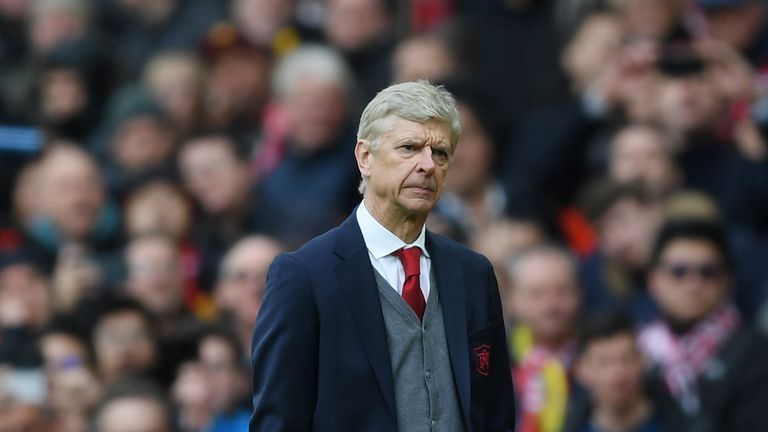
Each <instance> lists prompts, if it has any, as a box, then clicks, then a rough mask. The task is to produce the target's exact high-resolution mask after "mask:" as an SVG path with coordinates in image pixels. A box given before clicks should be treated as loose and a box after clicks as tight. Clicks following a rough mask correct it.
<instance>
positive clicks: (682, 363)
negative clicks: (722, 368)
mask: <svg viewBox="0 0 768 432" xmlns="http://www.w3.org/2000/svg"><path fill="white" fill-rule="evenodd" d="M740 322H741V318H740V316H739V312H738V311H737V310H736V308H735V307H733V305H726V306H723V307H721V308H720V309H718V310H717V311H715V312H714V313H713V314H711V315H710V316H709V317H707V318H706V319H705V320H704V321H702V322H700V323H698V324H696V326H695V327H693V329H691V330H690V331H689V332H687V333H685V334H683V335H678V334H675V333H674V332H673V331H672V330H671V329H670V328H669V326H668V325H667V323H666V322H664V321H660V320H659V321H656V322H654V323H652V324H650V325H648V326H647V327H646V328H644V329H643V330H642V331H641V332H640V337H639V342H640V347H641V348H642V349H643V351H644V352H645V354H646V356H648V358H649V359H650V360H651V362H652V363H653V364H655V365H658V366H660V367H661V370H662V373H663V375H664V381H665V383H666V385H667V388H668V389H669V391H670V393H672V396H673V397H675V399H677V401H678V402H679V403H680V405H681V407H682V408H683V410H685V411H686V412H687V413H689V414H695V413H697V412H698V411H699V408H700V407H699V397H698V394H697V388H696V379H697V378H698V376H699V374H701V372H702V371H703V370H704V368H705V367H706V366H707V364H708V362H709V361H710V360H711V359H712V358H713V357H714V356H715V354H717V351H718V349H719V348H720V346H721V345H722V343H723V342H724V341H725V340H726V339H727V338H728V337H729V336H730V335H731V333H733V331H734V329H736V327H738V325H739V323H740Z"/></svg>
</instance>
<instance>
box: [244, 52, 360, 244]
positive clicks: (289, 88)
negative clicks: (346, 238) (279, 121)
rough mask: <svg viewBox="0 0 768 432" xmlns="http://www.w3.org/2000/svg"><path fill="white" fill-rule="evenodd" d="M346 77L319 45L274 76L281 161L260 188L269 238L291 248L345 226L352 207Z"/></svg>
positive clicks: (294, 56) (298, 55)
mask: <svg viewBox="0 0 768 432" xmlns="http://www.w3.org/2000/svg"><path fill="white" fill-rule="evenodd" d="M352 89H353V87H352V75H351V73H350V71H349V69H348V67H347V66H346V63H345V62H344V60H343V59H342V58H341V57H340V56H339V55H338V54H337V53H336V52H335V51H333V50H332V49H330V48H328V47H324V46H320V45H310V46H303V47H300V48H297V49H296V50H295V51H294V52H292V53H291V54H290V55H288V56H287V57H285V58H284V59H283V60H282V61H281V63H280V64H279V65H278V67H277V70H276V72H275V79H274V92H275V95H276V97H277V98H279V100H280V103H281V104H282V106H283V109H284V112H285V116H286V121H287V125H288V134H287V136H286V149H285V154H284V155H283V158H282V160H280V162H279V163H278V165H277V166H276V168H275V169H274V171H272V172H271V173H269V174H268V175H267V176H266V177H265V178H264V179H263V181H262V182H261V184H260V185H259V197H258V199H259V204H260V206H261V208H263V209H264V216H265V218H266V220H264V226H265V227H266V228H267V233H268V234H270V235H272V236H274V237H276V238H277V239H279V240H280V241H281V242H283V243H285V244H286V245H288V246H289V247H294V246H298V245H300V244H301V243H302V242H304V241H306V240H308V239H310V238H311V237H312V236H314V235H317V234H320V233H322V232H323V231H324V230H326V229H328V228H331V227H333V226H335V225H336V224H338V223H339V222H340V221H341V220H343V218H344V215H346V214H348V212H349V211H350V210H351V208H352V207H353V205H354V201H355V200H356V199H357V198H355V195H356V191H355V187H354V183H355V178H356V177H357V173H356V172H355V161H354V158H353V157H352V147H351V144H350V143H351V142H352V141H353V138H352V137H353V128H352V124H351V118H350V116H351V112H352V107H351V104H352V95H353V93H352Z"/></svg>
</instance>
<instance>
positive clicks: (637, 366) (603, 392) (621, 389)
mask: <svg viewBox="0 0 768 432" xmlns="http://www.w3.org/2000/svg"><path fill="white" fill-rule="evenodd" d="M642 375H643V361H642V355H641V353H640V351H639V350H638V348H637V345H636V343H635V339H634V337H633V335H632V334H629V333H619V334H616V335H614V336H611V337H608V338H604V339H597V340H595V341H593V342H590V343H589V346H588V347H587V349H586V350H585V351H584V353H583V354H582V355H581V357H580V358H579V360H578V361H577V363H576V376H577V377H578V379H579V381H580V382H581V383H582V384H583V385H584V386H585V387H586V388H587V389H588V390H589V392H590V393H591V395H592V398H593V399H594V400H595V404H596V405H597V406H599V407H601V408H612V409H622V410H623V409H626V408H627V407H628V406H629V405H630V404H632V403H634V402H636V401H637V400H638V399H639V398H640V397H642Z"/></svg>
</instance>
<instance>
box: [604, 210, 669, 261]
mask: <svg viewBox="0 0 768 432" xmlns="http://www.w3.org/2000/svg"><path fill="white" fill-rule="evenodd" d="M660 224H661V213H660V210H659V209H658V208H657V207H656V206H655V205H652V204H642V203H639V202H637V201H636V200H635V199H632V198H624V199H621V200H619V201H618V202H616V203H615V204H614V205H613V206H612V207H611V208H610V209H609V210H608V211H607V212H605V214H604V215H603V216H602V217H600V220H599V221H598V231H599V235H600V245H601V247H602V249H603V252H604V253H605V254H606V255H607V256H608V257H609V258H610V259H611V260H613V261H614V262H615V263H616V264H619V265H620V266H622V267H624V268H625V269H627V270H639V269H642V268H644V267H645V266H646V265H647V264H648V259H649V258H650V253H651V247H652V242H653V239H654V238H655V236H656V232H657V231H658V228H659V225H660Z"/></svg>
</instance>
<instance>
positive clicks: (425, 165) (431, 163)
mask: <svg viewBox="0 0 768 432" xmlns="http://www.w3.org/2000/svg"><path fill="white" fill-rule="evenodd" d="M417 167H418V169H419V171H423V172H425V173H427V174H432V173H433V172H434V171H435V160H434V159H433V157H432V147H430V146H424V148H422V149H421V153H419V159H418V165H417Z"/></svg>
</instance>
